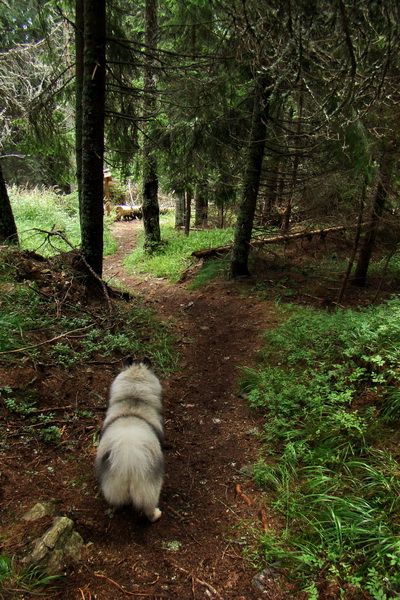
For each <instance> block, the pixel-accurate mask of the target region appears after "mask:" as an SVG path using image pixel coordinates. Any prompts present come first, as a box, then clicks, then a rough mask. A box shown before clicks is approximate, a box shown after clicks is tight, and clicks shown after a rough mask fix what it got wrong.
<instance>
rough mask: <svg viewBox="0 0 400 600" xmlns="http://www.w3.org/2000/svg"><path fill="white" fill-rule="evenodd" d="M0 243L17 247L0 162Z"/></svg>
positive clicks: (14, 227) (15, 228) (14, 226)
mask: <svg viewBox="0 0 400 600" xmlns="http://www.w3.org/2000/svg"><path fill="white" fill-rule="evenodd" d="M0 243H2V244H3V243H5V244H13V245H14V246H18V244H19V241H18V233H17V226H16V224H15V219H14V215H13V211H12V208H11V203H10V198H9V197H8V193H7V187H6V182H5V181H4V177H3V170H2V168H1V162H0Z"/></svg>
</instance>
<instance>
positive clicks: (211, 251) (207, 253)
mask: <svg viewBox="0 0 400 600" xmlns="http://www.w3.org/2000/svg"><path fill="white" fill-rule="evenodd" d="M366 225H368V223H363V224H362V225H361V226H362V227H365V226H366ZM356 227H358V225H357V224H355V225H338V226H337V227H327V228H325V229H306V230H303V231H296V232H295V233H286V234H280V235H274V236H272V237H269V238H266V239H263V240H252V241H251V242H250V247H251V248H258V247H259V246H264V245H266V244H280V243H281V242H290V241H292V240H298V239H300V238H307V239H311V238H312V237H314V236H317V235H319V236H320V237H321V238H322V239H324V238H325V236H326V235H328V233H335V232H337V231H345V230H346V229H354V228H356ZM230 250H232V244H229V245H226V246H217V247H215V248H206V249H205V250H195V251H194V252H192V256H195V257H196V258H211V257H212V256H219V255H220V254H226V253H227V252H230Z"/></svg>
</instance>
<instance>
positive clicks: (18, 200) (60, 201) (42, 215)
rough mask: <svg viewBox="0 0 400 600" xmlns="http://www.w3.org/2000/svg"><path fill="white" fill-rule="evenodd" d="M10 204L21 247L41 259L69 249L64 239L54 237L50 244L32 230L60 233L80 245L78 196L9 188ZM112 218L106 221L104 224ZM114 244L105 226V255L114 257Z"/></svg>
mask: <svg viewBox="0 0 400 600" xmlns="http://www.w3.org/2000/svg"><path fill="white" fill-rule="evenodd" d="M9 196H10V201H11V205H12V209H13V213H14V217H15V221H16V224H17V228H18V235H19V238H20V243H21V247H22V248H23V249H26V250H33V251H35V252H39V253H40V254H42V255H43V256H53V255H54V254H58V253H59V252H69V251H70V250H71V248H70V247H69V246H68V244H66V243H65V242H64V241H63V240H61V239H59V238H57V239H55V238H54V237H53V238H51V240H52V243H51V244H50V243H49V242H48V241H47V240H46V235H45V234H43V233H40V232H38V231H35V229H42V230H44V231H52V230H53V229H57V230H59V231H62V232H63V233H64V235H65V236H66V237H67V239H68V240H69V241H70V242H71V243H72V244H73V245H74V246H75V247H76V248H78V247H79V245H80V226H79V214H78V195H77V193H73V194H68V195H65V194H59V193H56V192H55V191H54V190H52V189H45V190H43V189H33V190H26V189H23V188H16V187H12V188H11V189H10V190H9ZM109 221H110V222H111V219H105V223H106V224H108V222H109ZM116 247H117V244H116V242H115V240H114V239H113V237H112V236H111V234H110V232H109V230H108V227H107V226H105V227H104V254H105V255H107V254H113V253H114V252H115V250H116Z"/></svg>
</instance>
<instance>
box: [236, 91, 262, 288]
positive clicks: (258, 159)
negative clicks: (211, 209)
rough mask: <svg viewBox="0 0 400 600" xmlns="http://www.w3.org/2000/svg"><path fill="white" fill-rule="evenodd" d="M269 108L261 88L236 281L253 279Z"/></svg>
mask: <svg viewBox="0 0 400 600" xmlns="http://www.w3.org/2000/svg"><path fill="white" fill-rule="evenodd" d="M266 108H267V107H266V105H265V102H264V90H263V89H262V86H261V85H260V84H258V85H256V89H255V92H254V104H253V116H252V123H251V131H250V139H249V147H248V152H247V165H246V171H245V175H244V184H243V193H242V201H241V204H240V207H239V214H238V218H237V222H236V230H235V239H234V244H233V253H232V261H231V277H233V278H235V277H242V276H248V275H250V272H249V268H248V255H249V250H250V240H251V233H252V230H253V221H254V213H255V209H256V204H257V196H258V190H259V187H260V177H261V169H262V163H263V158H264V149H265V136H266V132H267V128H266V124H265V116H266Z"/></svg>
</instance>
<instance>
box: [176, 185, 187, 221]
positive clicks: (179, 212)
mask: <svg viewBox="0 0 400 600" xmlns="http://www.w3.org/2000/svg"><path fill="white" fill-rule="evenodd" d="M184 225H185V193H184V192H179V193H178V192H176V194H175V227H176V228H177V229H178V228H179V227H183V226H184Z"/></svg>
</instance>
